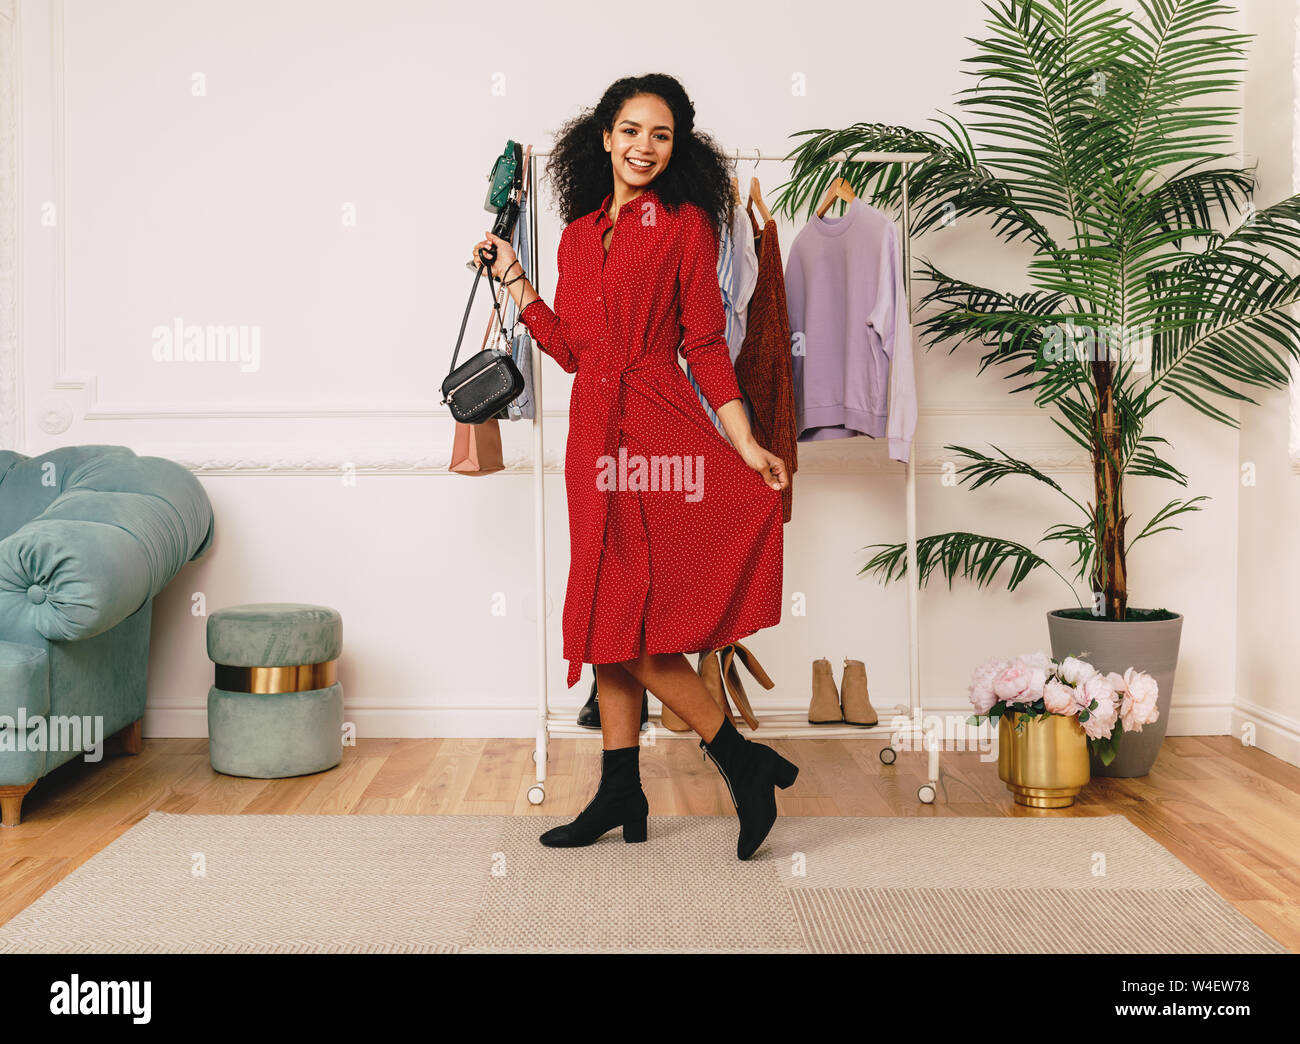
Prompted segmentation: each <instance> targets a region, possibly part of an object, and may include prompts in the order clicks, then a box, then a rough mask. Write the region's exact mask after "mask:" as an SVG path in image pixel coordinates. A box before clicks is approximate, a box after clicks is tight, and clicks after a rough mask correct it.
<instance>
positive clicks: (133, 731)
mask: <svg viewBox="0 0 1300 1044" xmlns="http://www.w3.org/2000/svg"><path fill="white" fill-rule="evenodd" d="M118 735H119V736H121V737H122V753H123V754H139V753H140V751H142V750H144V718H136V720H135V721H133V722H131V724H130V725H128V726H127V727H126V728H124V729H123V730H122V731H121V732H119V733H118Z"/></svg>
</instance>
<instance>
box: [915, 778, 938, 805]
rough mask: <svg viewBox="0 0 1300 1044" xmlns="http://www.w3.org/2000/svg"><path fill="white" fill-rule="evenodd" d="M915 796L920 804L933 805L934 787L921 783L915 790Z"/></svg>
mask: <svg viewBox="0 0 1300 1044" xmlns="http://www.w3.org/2000/svg"><path fill="white" fill-rule="evenodd" d="M916 796H917V797H918V798H919V799H920V800H921V802H922V804H926V805H933V804H934V787H933V786H931V785H930V784H929V783H922V784H921V785H920V786H919V787H918V788H917V791H916Z"/></svg>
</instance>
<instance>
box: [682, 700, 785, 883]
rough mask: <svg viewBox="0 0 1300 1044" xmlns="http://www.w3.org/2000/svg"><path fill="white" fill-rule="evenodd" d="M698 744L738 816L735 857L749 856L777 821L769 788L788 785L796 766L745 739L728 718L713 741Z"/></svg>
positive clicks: (702, 741)
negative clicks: (738, 832) (724, 783)
mask: <svg viewBox="0 0 1300 1044" xmlns="http://www.w3.org/2000/svg"><path fill="white" fill-rule="evenodd" d="M700 747H701V748H702V749H703V751H704V753H705V754H707V755H708V756H709V757H711V758H712V759H713V763H714V764H715V765H717V766H718V771H719V772H721V773H722V778H723V779H724V780H725V781H726V783H727V789H728V790H729V791H731V803H732V804H733V805H735V806H736V816H737V817H738V818H739V819H740V837H739V838H738V839H737V841H736V856H737V858H739V859H748V858H749V857H750V856H752V855H753V854H754V852H755V851H757V849H758V846H759V845H761V844H762V843H763V841H764V839H765V838H766V837H767V835H768V832H769V831H770V830H771V829H772V824H773V823H775V822H776V791H775V790H773V789H772V788H773V787H780V788H781V789H782V790H784V789H785V788H786V787H788V786H790V784H792V783H793V782H794V781H795V777H796V776H798V775H799V766H797V765H795V764H793V763H792V762H789V761H786V759H785V758H783V757H781V755H780V754H778V753H777V752H776V751H774V750H773V749H772V748H771V747H769V746H767V745H766V744H763V743H754V742H753V741H751V740H747V739H745V737H744V736H742V735H741V734H740V733H739V732H737V731H736V726H735V725H733V724H732V723H731V718H730V717H724V718H723V719H722V727H721V728H720V729H718V734H717V735H716V736H714V737H713V740H712V742H709V743H705V742H704V740H700Z"/></svg>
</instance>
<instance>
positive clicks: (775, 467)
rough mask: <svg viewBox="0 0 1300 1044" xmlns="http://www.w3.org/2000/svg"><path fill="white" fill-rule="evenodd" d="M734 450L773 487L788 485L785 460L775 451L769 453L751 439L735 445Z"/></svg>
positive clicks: (783, 487)
mask: <svg viewBox="0 0 1300 1044" xmlns="http://www.w3.org/2000/svg"><path fill="white" fill-rule="evenodd" d="M736 452H737V453H739V454H740V456H741V458H742V459H743V460H744V462H745V463H746V464H748V465H749V466H750V467H751V468H753V469H754V470H755V471H757V472H758V473H759V475H761V476H762V477H763V481H764V482H766V483H767V484H768V485H769V486H771V487H772V488H773V489H785V487H786V486H788V485H790V474H789V472H787V471H786V468H785V461H783V460H782V459H781V458H780V457H778V456H777V455H776V454H775V453H769V452H768V451H767V450H765V449H764V448H763V447H762V446H760V445H759V444H758V443H757V442H755V441H753V440H750V441H749V442H747V443H743V444H741V445H739V446H737V447H736Z"/></svg>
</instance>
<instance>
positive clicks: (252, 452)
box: [131, 421, 1092, 482]
mask: <svg viewBox="0 0 1300 1044" xmlns="http://www.w3.org/2000/svg"><path fill="white" fill-rule="evenodd" d="M512 424H514V425H517V426H518V427H519V428H520V431H521V432H523V433H531V430H532V426H531V424H529V423H528V422H524V421H516V422H502V425H501V427H502V429H503V434H505V435H506V437H504V438H503V440H502V442H503V445H502V460H503V462H504V463H505V468H504V472H518V473H529V472H531V471H532V470H533V449H532V442H531V439H527V440H525V439H519V440H516V439H515V438H513V437H510V434H509V432H508V429H509V428H510V426H511V425H512ZM453 437H454V433H453V431H452V430H451V428H450V427H448V428H447V430H446V431H445V432H443V433H442V435H441V436H439V437H438V438H436V439H433V440H430V442H420V443H414V442H395V443H379V442H362V441H357V442H337V441H333V440H331V441H328V442H327V441H322V442H313V443H286V442H267V443H248V444H243V443H240V444H235V445H232V444H231V443H229V442H225V443H202V442H184V443H182V442H148V441H139V440H132V442H131V446H132V448H133V449H135V451H136V452H137V453H140V454H142V455H146V456H157V457H166V458H167V459H169V460H174V461H176V462H177V463H178V464H182V465H183V466H185V467H186V468H189V469H190V471H193V472H194V473H196V474H203V475H334V474H341V473H342V471H343V469H344V466H345V465H351V467H352V469H353V470H354V471H355V472H356V473H358V474H391V475H430V474H433V475H436V474H452V473H451V472H450V471H449V470H448V469H449V467H450V465H451V447H452V440H453ZM516 441H518V443H519V444H518V445H516V444H515V443H516ZM564 444H565V439H564V438H563V437H559V436H557V435H554V434H552V435H551V436H550V437H549V438H548V439H547V450H546V459H545V466H544V468H543V471H545V472H546V473H548V474H563V473H564ZM999 444H1000V445H1001V446H1002V448H1003V449H1004V450H1006V451H1007V452H1008V453H1009V454H1011V455H1012V456H1013V457H1016V458H1018V459H1020V460H1024V461H1026V462H1027V463H1029V464H1031V465H1033V466H1034V467H1035V468H1038V469H1039V470H1041V471H1044V472H1048V473H1051V474H1091V473H1092V464H1091V461H1090V460H1089V458H1088V456H1087V454H1085V453H1083V452H1082V451H1080V450H1079V449H1078V448H1077V447H1073V446H1068V445H1067V446H1056V445H1051V444H1038V443H1021V444H1016V443H1007V442H1000V443H999ZM805 447H807V448H805ZM972 448H977V449H989V451H990V452H991V448H988V447H979V446H975V447H972ZM913 453H914V457H915V460H916V469H917V472H918V474H941V473H943V472H944V471H945V470H946V469H947V468H948V467H949V466H950V465H952V464H954V463H958V464H959V463H960V462H961V460H962V459H963V458H959V457H957V456H955V455H954V454H952V453H950V452H948V451H947V450H945V449H944V448H943V447H942V446H939V445H932V444H927V443H916V444H914V446H913ZM799 454H800V457H799V470H798V471H797V472H796V476H795V481H796V482H797V481H798V477H799V476H807V475H845V474H849V475H856V474H862V475H892V476H895V477H897V478H899V479H901V478H902V477H903V473H904V472H903V469H904V467H905V465H903V464H902V463H900V462H898V461H894V460H890V459H889V457H888V453H887V448H886V445H885V443H884V440H882V439H870V438H867V437H865V436H863V437H860V438H852V439H837V440H834V441H832V442H819V443H801V444H800V446H799Z"/></svg>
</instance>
